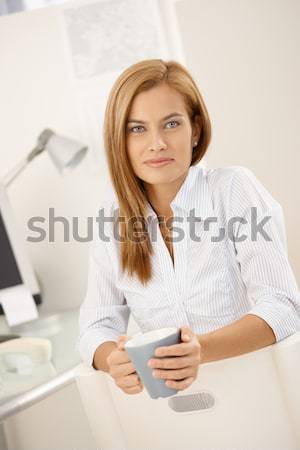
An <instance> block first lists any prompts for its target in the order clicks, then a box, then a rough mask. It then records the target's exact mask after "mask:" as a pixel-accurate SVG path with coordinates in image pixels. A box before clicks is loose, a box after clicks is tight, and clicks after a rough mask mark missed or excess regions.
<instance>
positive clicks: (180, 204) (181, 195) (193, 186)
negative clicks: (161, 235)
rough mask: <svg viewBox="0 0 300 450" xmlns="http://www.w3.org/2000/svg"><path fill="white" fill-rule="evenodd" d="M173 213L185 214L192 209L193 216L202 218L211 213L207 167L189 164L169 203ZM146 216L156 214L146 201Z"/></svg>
mask: <svg viewBox="0 0 300 450" xmlns="http://www.w3.org/2000/svg"><path fill="white" fill-rule="evenodd" d="M170 206H171V208H172V210H173V212H174V215H175V214H177V213H178V212H181V213H182V212H183V213H184V214H185V215H186V216H188V215H189V214H190V212H191V211H192V210H193V209H194V210H195V216H197V217H201V218H202V219H204V218H206V217H208V216H209V215H210V214H211V208H212V198H211V194H210V191H209V186H208V183H207V169H206V168H204V167H202V166H200V164H199V163H198V164H196V165H194V166H190V168H189V171H188V174H187V176H186V178H185V180H184V182H183V183H182V185H181V187H180V189H179V191H178V192H177V194H176V196H175V197H174V199H173V200H172V202H171V204H170ZM147 208H148V216H156V213H155V211H154V210H153V208H152V207H151V205H150V203H149V202H148V201H147Z"/></svg>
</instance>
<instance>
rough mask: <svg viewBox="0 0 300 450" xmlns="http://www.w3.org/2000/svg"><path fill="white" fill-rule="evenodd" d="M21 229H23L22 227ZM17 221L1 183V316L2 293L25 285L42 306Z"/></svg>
mask: <svg viewBox="0 0 300 450" xmlns="http://www.w3.org/2000/svg"><path fill="white" fill-rule="evenodd" d="M20 228H21V227H20ZM20 228H19V226H18V224H17V222H16V220H15V217H14V214H13V211H12V208H11V205H10V202H9V199H8V196H7V192H6V190H5V187H4V185H3V184H1V183H0V314H3V313H4V311H3V308H2V305H1V291H3V290H5V289H13V288H14V286H19V285H20V284H24V285H25V286H26V287H27V288H28V289H29V291H30V293H31V295H32V297H33V299H34V301H35V303H36V304H40V303H41V302H42V300H41V294H40V289H39V285H38V282H37V279H36V276H35V273H34V271H33V268H32V265H31V262H30V260H29V257H28V255H27V252H26V248H25V245H24V239H22V236H21V235H20Z"/></svg>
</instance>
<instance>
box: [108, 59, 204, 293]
mask: <svg viewBox="0 0 300 450" xmlns="http://www.w3.org/2000/svg"><path fill="white" fill-rule="evenodd" d="M161 83H165V84H167V85H169V86H170V87H172V88H174V89H176V90H177V91H178V92H179V93H181V94H182V96H183V98H184V102H185V105H186V109H187V112H188V115H189V117H190V121H191V123H193V121H194V117H195V116H196V115H199V116H200V119H201V135H200V139H199V141H198V144H197V146H196V147H194V148H193V153H192V160H191V165H195V164H196V163H197V162H199V161H200V160H201V159H202V158H203V156H204V154H205V152H206V150H207V148H208V146H209V143H210V140H211V123H210V119H209V116H208V112H207V109H206V106H205V104H204V101H203V99H202V96H201V94H200V92H199V89H198V87H197V85H196V83H195V81H194V80H193V78H192V77H191V75H190V74H189V72H188V71H187V69H186V68H185V67H184V66H182V65H181V64H180V63H178V62H177V61H172V60H170V61H163V60H162V59H146V60H142V61H139V62H137V63H135V64H133V65H131V66H130V67H128V68H127V69H126V70H125V71H124V72H122V73H121V75H120V76H119V77H118V78H117V80H116V81H115V83H114V85H113V87H112V89H111V91H110V94H109V97H108V101H107V105H106V109H105V117H104V130H103V138H104V147H105V152H106V157H107V162H108V168H109V173H110V177H111V181H112V184H113V187H114V190H115V192H116V195H117V198H118V203H119V217H122V221H120V223H119V235H120V252H121V266H122V270H123V272H124V271H125V270H127V272H128V274H129V275H130V276H133V275H134V274H136V276H137V277H138V279H139V280H140V282H141V283H142V284H143V285H145V284H146V283H147V282H148V281H149V280H150V279H151V277H152V270H151V256H152V254H153V248H152V243H151V240H150V238H149V234H148V232H147V226H146V216H147V196H146V194H145V190H144V188H143V184H142V182H141V180H140V179H139V178H138V177H137V176H136V175H135V173H134V171H133V169H132V166H131V164H130V161H129V158H128V155H127V150H126V123H127V120H128V115H129V111H130V109H131V104H132V102H133V99H134V97H135V96H136V95H137V94H139V93H140V92H143V91H147V90H148V89H151V88H153V87H154V86H157V85H159V84H161ZM130 218H131V220H130ZM132 218H142V219H144V220H142V229H141V230H140V231H142V234H143V237H144V239H143V240H140V242H132V239H129V235H130V233H131V230H130V229H129V227H130V224H132Z"/></svg>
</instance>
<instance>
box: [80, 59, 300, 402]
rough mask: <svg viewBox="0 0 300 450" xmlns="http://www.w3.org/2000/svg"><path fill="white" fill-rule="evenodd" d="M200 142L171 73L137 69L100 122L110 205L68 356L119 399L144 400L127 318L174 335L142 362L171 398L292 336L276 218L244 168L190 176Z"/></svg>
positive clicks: (183, 78) (184, 76)
mask: <svg viewBox="0 0 300 450" xmlns="http://www.w3.org/2000/svg"><path fill="white" fill-rule="evenodd" d="M210 140H211V123H210V119H209V115H208V112H207V109H206V107H205V104H204V101H203V98H202V96H201V94H200V92H199V89H198V87H197V85H196V83H195V81H194V80H193V78H192V77H191V75H190V74H189V72H188V71H187V70H186V68H185V67H183V66H182V65H181V64H179V63H178V62H176V61H163V60H161V59H152V60H144V61H140V62H138V63H136V64H134V65H132V66H131V67H129V68H127V69H126V70H125V71H124V72H123V73H122V74H121V75H120V76H119V77H118V79H117V80H116V81H115V83H114V85H113V87H112V90H111V92H110V95H109V98H108V102H107V106H106V111H105V120H104V144H105V150H106V155H107V161H108V167H109V172H110V176H111V180H112V184H113V188H114V193H115V197H114V198H112V199H111V200H108V201H107V202H105V205H104V207H103V208H101V209H99V217H98V218H97V224H98V225H99V227H98V228H99V229H98V231H99V230H100V228H101V232H100V231H99V232H98V233H97V234H96V233H95V234H94V240H93V243H92V245H91V247H90V266H89V276H88V287H87V292H86V296H85V299H84V301H83V303H82V305H81V308H80V335H79V338H78V348H79V351H80V355H81V358H82V360H83V361H85V362H86V363H87V364H88V365H90V366H92V367H94V368H95V369H98V370H103V371H106V372H108V373H109V374H110V375H111V376H112V377H113V379H114V380H115V383H116V384H117V386H119V387H120V388H121V389H122V390H123V391H124V392H126V393H128V394H135V393H138V392H140V391H141V390H142V389H143V385H142V383H141V380H140V379H139V377H138V375H137V373H136V371H135V368H134V367H133V364H132V363H131V361H130V359H129V357H128V355H127V352H126V350H125V349H124V342H125V341H126V339H127V338H128V337H127V336H126V331H127V325H128V319H129V313H131V314H132V315H133V317H134V319H135V320H136V322H137V324H138V325H139V326H140V328H141V330H142V331H148V330H152V329H156V328H163V327H166V326H177V327H179V328H180V329H181V339H182V342H181V343H180V344H178V345H174V346H170V347H168V348H163V347H161V348H160V349H158V351H157V354H156V355H155V356H164V357H165V358H163V359H160V358H153V359H152V360H151V361H149V365H150V366H151V367H153V376H157V377H160V378H162V379H164V380H165V382H166V384H167V385H168V386H170V387H173V388H175V389H179V390H183V389H186V388H187V387H189V386H190V385H191V384H192V383H193V381H194V380H195V378H196V376H197V373H198V369H199V366H200V364H203V363H204V362H208V361H214V360H218V359H222V358H228V357H232V356H236V355H240V354H242V353H246V352H251V351H254V350H257V349H259V348H261V347H264V346H267V345H270V344H273V343H275V342H277V341H280V340H281V339H284V338H286V337H287V336H289V335H291V334H293V333H295V332H296V331H298V330H300V295H299V289H298V287H297V283H296V280H295V277H294V274H293V272H292V269H291V267H290V265H289V262H288V257H287V248H286V237H285V228H284V218H283V214H282V208H281V206H280V204H279V203H278V202H277V201H276V200H275V199H274V198H273V197H272V196H271V195H270V193H269V192H268V191H267V190H266V189H265V187H264V186H263V185H262V184H261V183H260V182H259V180H258V179H257V178H256V177H255V175H254V174H253V173H252V172H251V170H249V169H248V168H246V167H243V166H230V167H223V168H215V169H204V168H203V167H202V166H201V165H199V164H198V163H199V162H200V161H201V159H202V158H203V156H204V154H205V153H206V151H207V149H208V146H209V143H210ZM100 211H101V214H100ZM116 225H117V226H116ZM104 231H105V232H104Z"/></svg>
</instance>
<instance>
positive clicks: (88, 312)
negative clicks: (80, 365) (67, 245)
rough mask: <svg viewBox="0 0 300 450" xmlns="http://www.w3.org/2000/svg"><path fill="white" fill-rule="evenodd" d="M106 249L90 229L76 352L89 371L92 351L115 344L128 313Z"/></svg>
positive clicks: (124, 326) (111, 260) (125, 327)
mask: <svg viewBox="0 0 300 450" xmlns="http://www.w3.org/2000/svg"><path fill="white" fill-rule="evenodd" d="M108 245H111V244H110V243H109V242H105V241H104V240H101V239H100V238H99V236H98V227H96V226H95V227H94V230H93V241H92V242H91V244H90V248H89V267H88V279H87V290H86V295H85V298H84V301H83V303H82V304H81V307H80V311H79V336H78V339H77V342H76V349H77V350H78V351H79V354H80V357H81V359H82V361H84V362H85V363H86V364H87V365H89V366H91V367H92V364H93V357H94V353H95V350H96V349H97V347H98V346H99V345H101V344H102V343H103V342H106V341H114V342H116V341H117V339H118V336H119V335H120V334H126V331H127V326H128V320H129V314H130V310H129V307H128V306H127V304H126V299H125V297H124V295H123V292H122V291H121V290H120V289H118V288H117V286H116V275H115V273H116V271H115V268H114V267H113V264H116V263H117V262H116V261H115V262H114V261H113V259H112V257H111V255H110V252H109V248H107V246H108Z"/></svg>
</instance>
